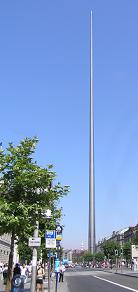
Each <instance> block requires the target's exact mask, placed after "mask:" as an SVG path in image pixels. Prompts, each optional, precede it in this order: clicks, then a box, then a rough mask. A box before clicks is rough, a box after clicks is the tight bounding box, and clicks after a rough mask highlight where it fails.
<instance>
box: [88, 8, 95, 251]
mask: <svg viewBox="0 0 138 292" xmlns="http://www.w3.org/2000/svg"><path fill="white" fill-rule="evenodd" d="M92 48H93V46H92V11H91V26H90V147H89V235H88V250H89V251H90V252H91V253H94V252H95V178H94V98H93V53H92Z"/></svg>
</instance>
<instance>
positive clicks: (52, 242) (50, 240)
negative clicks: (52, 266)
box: [45, 238, 56, 248]
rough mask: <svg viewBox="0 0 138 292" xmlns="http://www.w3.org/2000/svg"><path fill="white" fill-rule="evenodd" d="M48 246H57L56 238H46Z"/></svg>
mask: <svg viewBox="0 0 138 292" xmlns="http://www.w3.org/2000/svg"><path fill="white" fill-rule="evenodd" d="M45 243H46V245H45V247H46V248H56V238H46V242H45Z"/></svg>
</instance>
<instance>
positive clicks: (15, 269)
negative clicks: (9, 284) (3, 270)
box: [13, 263, 21, 277]
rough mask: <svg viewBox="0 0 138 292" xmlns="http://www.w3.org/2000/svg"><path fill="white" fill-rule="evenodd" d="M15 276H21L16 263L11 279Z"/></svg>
mask: <svg viewBox="0 0 138 292" xmlns="http://www.w3.org/2000/svg"><path fill="white" fill-rule="evenodd" d="M16 275H21V268H20V265H19V264H18V263H16V265H15V268H14V270H13V277H14V276H16Z"/></svg>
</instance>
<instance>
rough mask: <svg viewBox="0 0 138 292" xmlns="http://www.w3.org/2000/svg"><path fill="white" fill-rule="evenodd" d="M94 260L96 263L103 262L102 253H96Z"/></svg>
mask: <svg viewBox="0 0 138 292" xmlns="http://www.w3.org/2000/svg"><path fill="white" fill-rule="evenodd" d="M94 258H95V260H96V261H97V262H103V261H104V258H105V255H104V253H103V252H97V253H95V255H94Z"/></svg>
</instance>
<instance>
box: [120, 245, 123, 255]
mask: <svg viewBox="0 0 138 292" xmlns="http://www.w3.org/2000/svg"><path fill="white" fill-rule="evenodd" d="M120 255H121V256H122V255H123V248H122V247H121V249H120Z"/></svg>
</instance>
